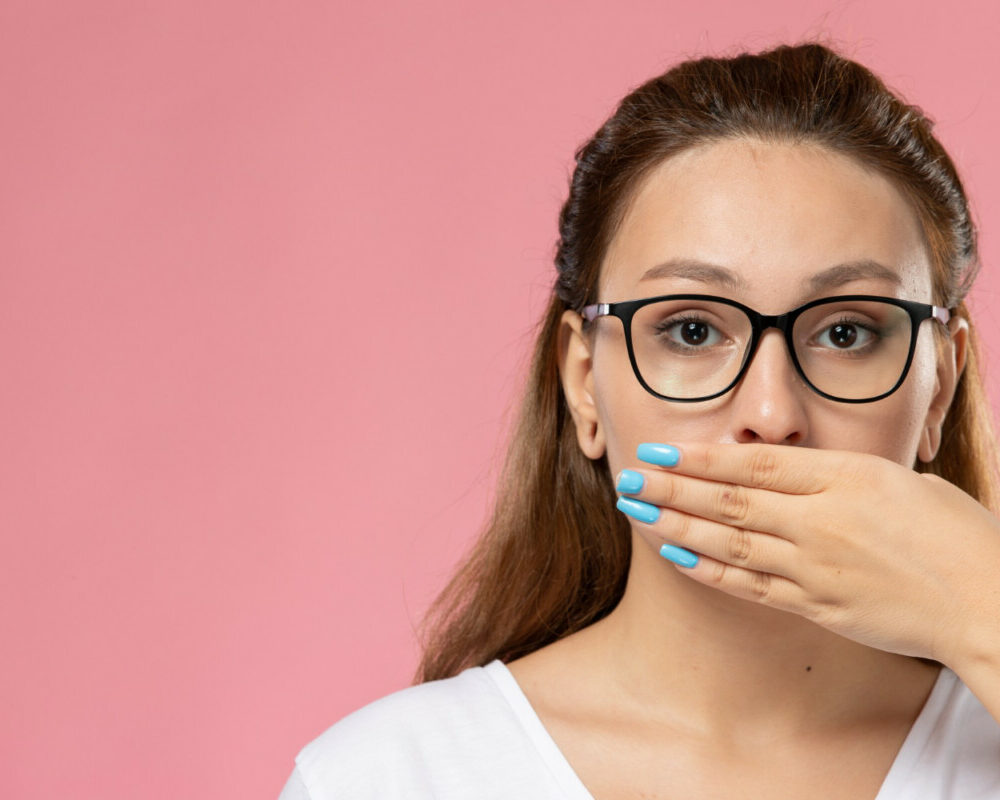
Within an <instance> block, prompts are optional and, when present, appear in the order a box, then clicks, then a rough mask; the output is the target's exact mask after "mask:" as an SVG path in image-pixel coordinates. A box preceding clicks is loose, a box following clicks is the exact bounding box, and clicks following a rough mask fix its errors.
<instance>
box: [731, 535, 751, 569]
mask: <svg viewBox="0 0 1000 800" xmlns="http://www.w3.org/2000/svg"><path fill="white" fill-rule="evenodd" d="M750 550H751V544H750V534H749V533H748V532H747V531H746V530H744V529H743V528H736V529H735V530H733V532H732V533H730V534H729V541H728V543H727V552H728V554H729V560H730V561H734V562H736V563H737V564H745V563H747V561H749V560H750Z"/></svg>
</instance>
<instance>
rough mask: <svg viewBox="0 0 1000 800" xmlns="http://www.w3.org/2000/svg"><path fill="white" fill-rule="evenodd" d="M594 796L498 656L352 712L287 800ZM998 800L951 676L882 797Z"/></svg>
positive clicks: (311, 749) (983, 717)
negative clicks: (449, 676) (495, 658)
mask: <svg viewBox="0 0 1000 800" xmlns="http://www.w3.org/2000/svg"><path fill="white" fill-rule="evenodd" d="M394 798H407V800H432V799H433V800H459V799H461V800H467V799H468V798H476V800H490V799H491V798H497V800H499V798H503V800H511V799H512V798H517V800H535V799H536V798H537V799H538V800H541V798H546V800H551V799H552V798H559V799H560V800H593V797H592V796H591V794H590V792H588V791H587V788H586V787H585V786H584V785H583V783H582V781H581V780H580V778H579V777H577V774H576V773H575V772H574V771H573V768H572V767H571V766H570V765H569V762H568V761H567V760H566V758H565V757H564V756H563V754H562V753H561V752H560V750H559V748H558V747H557V746H556V743H555V742H554V741H553V740H552V737H551V736H549V734H548V731H546V730H545V728H544V726H543V725H542V722H541V720H540V719H539V718H538V715H537V714H535V711H534V709H533V708H532V707H531V704H530V703H529V702H528V698H527V697H525V695H524V693H523V692H522V691H521V687H520V686H519V685H518V684H517V681H516V680H514V676H513V675H512V674H511V672H510V670H508V669H507V667H506V666H505V665H504V664H503V663H502V662H501V661H499V660H495V661H492V662H490V663H489V664H487V665H486V666H485V667H472V668H470V669H467V670H465V671H464V672H462V673H461V674H459V675H456V676H455V677H453V678H447V679H444V680H439V681H430V682H428V683H423V684H419V685H417V686H411V687H409V688H407V689H403V690H401V691H398V692H396V693H394V694H391V695H388V696H387V697H383V698H381V699H380V700H376V701H375V702H374V703H371V704H369V705H367V706H365V707H364V708H362V709H360V710H358V711H355V712H354V713H353V714H350V715H348V716H347V717H345V718H344V719H342V720H341V721H340V722H338V723H337V724H336V725H334V726H333V727H331V728H329V729H328V730H327V731H326V732H325V733H324V734H322V735H321V736H320V737H319V738H317V739H316V740H314V741H313V742H311V743H309V744H308V745H306V747H305V748H304V749H303V750H302V752H301V753H299V755H298V757H297V758H296V759H295V769H294V770H293V771H292V775H291V777H290V778H289V779H288V783H287V784H286V785H285V788H284V789H283V790H282V792H281V797H280V798H279V800H394ZM902 798H907V799H909V798H913V799H914V800H1000V725H998V724H997V722H996V721H995V720H994V719H993V717H991V716H990V714H989V712H988V711H987V710H986V709H985V708H984V707H983V705H982V704H981V703H980V702H979V700H978V699H976V697H975V695H973V694H972V692H970V691H969V690H968V688H967V687H966V686H965V685H964V684H963V683H962V682H961V681H960V680H959V679H958V676H957V675H956V674H955V673H954V672H952V671H951V670H948V669H942V670H941V672H940V674H939V675H938V678H937V681H936V682H935V684H934V688H933V689H932V690H931V693H930V696H929V697H928V698H927V702H926V703H925V704H924V708H923V709H922V710H921V712H920V715H919V716H918V717H917V720H916V721H915V722H914V724H913V727H912V728H911V729H910V732H909V734H908V735H907V737H906V740H905V741H904V742H903V746H902V747H901V748H900V750H899V753H898V754H897V755H896V760H895V761H894V762H893V764H892V767H891V768H890V770H889V774H888V775H887V776H886V778H885V781H884V782H883V784H882V788H881V790H880V791H879V793H878V795H877V797H876V798H875V800H902Z"/></svg>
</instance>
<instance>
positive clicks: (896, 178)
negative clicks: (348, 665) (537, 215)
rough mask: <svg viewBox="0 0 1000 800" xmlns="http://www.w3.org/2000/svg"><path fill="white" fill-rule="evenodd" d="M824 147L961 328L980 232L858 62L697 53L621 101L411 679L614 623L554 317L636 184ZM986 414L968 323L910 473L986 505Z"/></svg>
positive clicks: (947, 177) (596, 260) (576, 207)
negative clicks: (733, 158)
mask: <svg viewBox="0 0 1000 800" xmlns="http://www.w3.org/2000/svg"><path fill="white" fill-rule="evenodd" d="M734 137H748V138H756V139H763V140H765V141H792V142H808V143H812V144H819V145H822V146H825V147H827V148H829V149H831V150H834V151H837V152H841V153H845V154H848V155H851V156H853V157H854V158H855V159H857V160H858V161H859V162H861V163H862V164H864V165H865V166H868V167H870V168H872V169H874V170H877V171H879V172H880V173H881V174H883V175H885V176H887V177H888V178H889V179H890V180H892V181H893V182H894V184H895V185H896V186H897V187H898V188H899V189H900V190H901V191H902V192H903V194H904V195H905V196H906V197H907V198H908V199H909V201H910V202H911V203H912V205H913V207H914V208H915V209H916V212H917V215H918V217H919V219H920V222H921V225H922V228H923V233H924V235H925V237H926V241H927V247H928V251H929V254H930V257H931V262H932V265H933V266H932V269H933V272H934V275H933V291H934V302H935V303H936V304H938V305H944V306H946V307H947V308H950V309H952V310H953V313H955V314H957V315H959V316H962V317H965V318H966V319H967V320H968V319H969V313H968V311H967V309H966V306H965V303H964V298H965V295H966V293H967V291H968V289H969V287H970V285H971V283H972V280H973V278H974V277H975V274H976V272H977V270H978V268H979V259H978V252H977V247H976V231H975V227H974V225H973V223H972V220H971V218H970V214H969V207H968V202H967V200H966V197H965V192H964V190H963V188H962V184H961V182H960V180H959V178H958V175H957V173H956V170H955V167H954V165H953V164H952V161H951V159H950V158H949V157H948V154H947V153H946V152H945V151H944V149H943V148H942V147H941V145H940V143H939V142H938V141H937V139H935V138H934V136H933V135H932V133H931V122H930V121H929V120H928V119H927V117H926V116H925V115H924V114H923V113H922V112H921V110H920V109H919V108H916V107H915V106H912V105H907V104H906V103H904V102H903V101H902V100H901V99H900V98H898V97H896V96H895V95H894V94H893V93H892V92H890V91H889V90H888V89H887V88H886V86H885V85H884V84H883V83H882V81H881V80H879V79H878V78H877V77H876V76H875V75H873V74H872V73H871V72H870V71H869V70H867V69H866V68H865V67H863V66H861V65H859V64H857V63H855V62H853V61H850V60H848V59H846V58H843V57H841V56H839V55H838V54H836V53H835V52H833V51H831V50H830V49H828V48H827V47H825V46H823V45H820V44H804V45H799V46H782V47H778V48H776V49H774V50H771V51H769V52H765V53H760V54H757V55H751V54H744V55H740V56H737V57H735V58H702V59H698V60H693V61H688V62H685V63H682V64H680V65H678V66H676V67H674V68H673V69H671V70H669V71H668V72H666V73H665V74H663V75H661V76H659V77H657V78H653V79H652V80H650V81H648V82H646V83H645V84H643V85H642V86H640V87H639V88H638V89H636V90H635V91H633V92H632V93H631V94H629V95H628V96H627V97H625V99H624V100H622V101H621V103H620V104H619V106H618V108H617V110H616V111H615V113H614V114H613V115H612V116H611V118H610V119H608V121H607V122H605V123H604V125H603V126H602V127H601V128H600V130H598V131H597V133H596V134H595V135H594V137H593V138H592V139H591V140H590V141H589V142H587V143H586V144H585V145H584V146H583V147H581V148H580V150H579V151H577V153H576V169H575V171H574V173H573V177H572V181H571V184H570V191H569V197H568V199H567V200H566V203H565V204H564V205H563V207H562V211H561V213H560V215H559V234H560V238H559V242H558V248H557V251H556V258H555V263H556V267H557V269H558V277H557V279H556V281H555V286H554V290H553V294H552V298H551V301H550V303H549V306H548V309H547V311H546V313H545V316H544V318H543V320H542V323H541V330H540V332H539V336H538V339H537V342H536V345H535V350H534V355H533V360H532V364H531V370H530V375H529V379H528V383H527V386H526V390H525V393H524V398H523V402H522V406H521V412H520V416H519V418H518V421H517V424H516V426H515V429H514V432H513V439H512V441H511V443H510V449H509V451H508V455H507V459H506V462H505V464H504V470H503V473H502V476H501V481H500V487H499V491H498V494H497V499H496V502H495V507H494V509H493V513H492V516H491V518H490V519H489V521H488V522H487V524H486V526H485V528H484V530H483V532H482V535H481V537H480V539H479V541H478V542H477V544H476V546H475V547H474V549H473V550H472V552H471V554H470V555H469V556H468V557H467V558H466V560H465V561H464V562H463V564H462V565H461V566H460V568H459V569H458V571H457V573H456V574H455V575H454V577H453V578H452V580H451V581H450V582H449V584H448V585H447V586H446V587H445V589H444V590H443V592H442V593H441V594H440V595H439V596H438V598H437V599H436V600H435V602H434V603H433V605H432V606H431V608H430V610H429V611H428V614H427V616H426V618H425V621H424V625H423V631H424V633H425V637H424V638H425V643H424V655H423V659H422V662H421V663H420V665H419V668H418V670H417V673H416V676H415V681H416V682H422V681H428V680H435V679H438V678H445V677H449V676H452V675H455V674H457V673H458V672H460V671H461V670H463V669H465V668H466V667H470V666H477V665H483V664H486V663H488V662H489V661H491V660H493V659H494V658H500V659H501V660H503V661H510V660H513V659H516V658H518V657H520V656H522V655H526V654H528V653H530V652H532V651H534V650H537V649H539V648H541V647H543V646H545V645H546V644H549V643H551V642H554V641H556V640H558V639H560V638H562V637H564V636H567V635H569V634H571V633H573V632H575V631H578V630H580V629H581V628H583V627H585V626H587V625H589V624H591V623H593V622H596V621H597V620H599V619H601V618H602V617H604V616H605V615H607V614H608V613H609V612H610V611H611V610H612V609H613V608H614V607H615V606H616V605H617V604H618V601H619V600H620V599H621V597H622V593H623V592H624V589H625V581H626V575H627V572H628V566H629V559H630V556H631V537H630V533H629V525H628V523H627V522H626V521H625V518H624V517H623V516H622V515H621V514H619V513H618V512H617V511H616V510H615V492H614V488H613V485H612V478H611V475H610V474H609V470H608V465H607V461H606V459H604V458H602V459H600V460H597V461H591V460H589V459H588V458H586V457H585V456H584V455H583V454H582V453H581V452H580V449H579V447H578V446H577V443H576V436H575V430H574V427H573V424H572V419H571V418H570V415H569V410H568V407H567V404H566V399H565V397H564V396H563V392H562V386H561V383H560V380H559V369H558V362H557V336H558V330H559V322H560V317H561V315H562V313H563V312H564V311H565V310H566V309H574V310H577V311H579V310H580V309H581V308H582V307H583V306H584V305H586V304H587V303H591V302H596V300H597V298H596V297H595V296H594V295H595V292H596V287H597V280H598V274H599V270H600V266H601V262H602V260H603V258H604V255H605V252H606V250H607V247H608V245H609V243H610V241H611V239H612V237H613V235H614V233H615V231H616V229H617V226H618V225H619V223H620V221H621V219H622V217H623V215H624V212H625V209H626V208H627V205H628V203H629V200H630V198H631V196H632V195H633V193H634V191H635V189H636V188H637V186H638V185H639V184H640V183H641V181H642V178H643V177H644V176H645V175H646V174H648V172H649V171H650V170H651V169H652V168H654V167H655V166H657V165H658V164H660V163H661V162H662V161H663V160H664V159H667V158H669V157H670V156H672V155H674V154H676V153H678V152H680V151H682V150H685V149H687V148H689V147H692V146H694V145H696V144H702V143H705V142H710V141H713V140H720V139H727V138H734ZM995 464H996V458H995V452H994V443H993V433H992V418H991V412H990V407H989V404H988V402H987V399H986V396H985V393H984V390H983V384H982V380H981V376H980V372H979V358H978V343H977V339H976V335H975V329H974V328H973V327H972V325H971V320H970V352H969V354H968V359H967V362H966V366H965V371H964V372H963V374H962V377H961V379H960V381H959V383H958V388H957V392H956V395H955V399H954V401H953V403H952V407H951V410H950V412H949V414H948V416H947V418H946V421H945V424H944V428H943V432H942V441H941V447H940V451H939V454H938V456H937V458H936V459H935V460H934V461H933V462H932V463H930V464H920V465H918V467H917V468H918V469H919V470H920V471H926V472H934V473H936V474H938V475H940V476H941V477H943V478H945V479H947V480H949V481H951V482H952V483H954V484H956V485H957V486H959V487H960V488H962V489H963V490H965V491H966V492H968V493H969V494H970V495H972V496H973V497H975V498H976V499H977V500H979V501H980V502H982V503H983V504H984V505H986V506H987V507H989V508H991V509H994V510H996V509H997V505H996V499H997V489H996V469H995Z"/></svg>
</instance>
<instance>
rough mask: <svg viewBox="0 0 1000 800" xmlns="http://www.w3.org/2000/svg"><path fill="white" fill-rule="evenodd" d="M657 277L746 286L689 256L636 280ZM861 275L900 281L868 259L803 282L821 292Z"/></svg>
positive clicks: (735, 276) (722, 270) (726, 271)
mask: <svg viewBox="0 0 1000 800" xmlns="http://www.w3.org/2000/svg"><path fill="white" fill-rule="evenodd" d="M658 278H687V279H688V280H692V281H699V282H701V283H714V284H717V285H719V286H725V287H726V288H728V289H745V288H746V287H747V283H746V281H744V280H743V278H741V277H740V276H739V275H738V274H737V273H735V272H733V271H732V270H730V269H726V268H725V267H720V266H719V265H717V264H709V263H707V262H705V261H698V260H697V259H693V258H672V259H670V260H669V261H664V262H663V263H662V264H657V265H656V266H655V267H650V268H649V269H648V270H646V272H645V273H644V274H643V276H642V277H641V278H640V279H639V282H640V283H641V282H642V281H649V280H656V279H658ZM864 278H873V279H875V280H883V281H888V282H889V283H891V284H893V285H894V286H899V285H900V284H902V279H901V278H900V277H899V275H898V274H897V273H896V272H895V271H894V270H892V269H890V268H889V267H887V266H885V265H884V264H880V263H879V262H878V261H873V260H872V259H860V260H858V261H846V262H844V263H843V264H837V265H835V266H832V267H830V268H828V269H825V270H823V271H822V272H820V273H817V274H816V275H813V276H812V277H811V278H806V279H805V280H804V283H806V284H808V287H809V289H810V291H813V292H822V291H825V290H827V289H830V288H832V287H834V286H840V285H842V284H845V283H850V282H851V281H856V280H862V279H864Z"/></svg>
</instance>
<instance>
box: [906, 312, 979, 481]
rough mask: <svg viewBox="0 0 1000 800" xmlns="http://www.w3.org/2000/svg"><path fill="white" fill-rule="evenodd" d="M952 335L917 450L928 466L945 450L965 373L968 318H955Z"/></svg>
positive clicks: (950, 325)
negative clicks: (945, 430) (945, 432)
mask: <svg viewBox="0 0 1000 800" xmlns="http://www.w3.org/2000/svg"><path fill="white" fill-rule="evenodd" d="M948 334H949V338H948V341H947V342H946V343H945V344H944V346H943V347H942V348H941V350H942V352H941V355H940V357H939V358H938V367H937V382H936V386H935V391H934V398H933V399H932V400H931V405H930V408H929V409H928V410H927V419H926V422H925V425H924V430H923V432H922V433H921V434H920V445H919V447H918V448H917V457H918V458H919V459H920V460H921V461H923V462H924V463H925V464H926V463H930V462H931V461H933V460H934V459H935V457H936V456H937V453H938V450H939V449H940V447H941V429H942V426H943V425H944V420H945V417H946V416H947V415H948V409H949V408H950V407H951V401H952V400H953V399H954V397H955V390H956V389H957V388H958V379H959V378H960V377H961V376H962V370H964V369H965V360H966V354H967V348H968V342H969V323H968V321H967V320H966V319H965V318H964V317H958V316H955V317H952V319H951V320H950V321H949V322H948Z"/></svg>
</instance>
